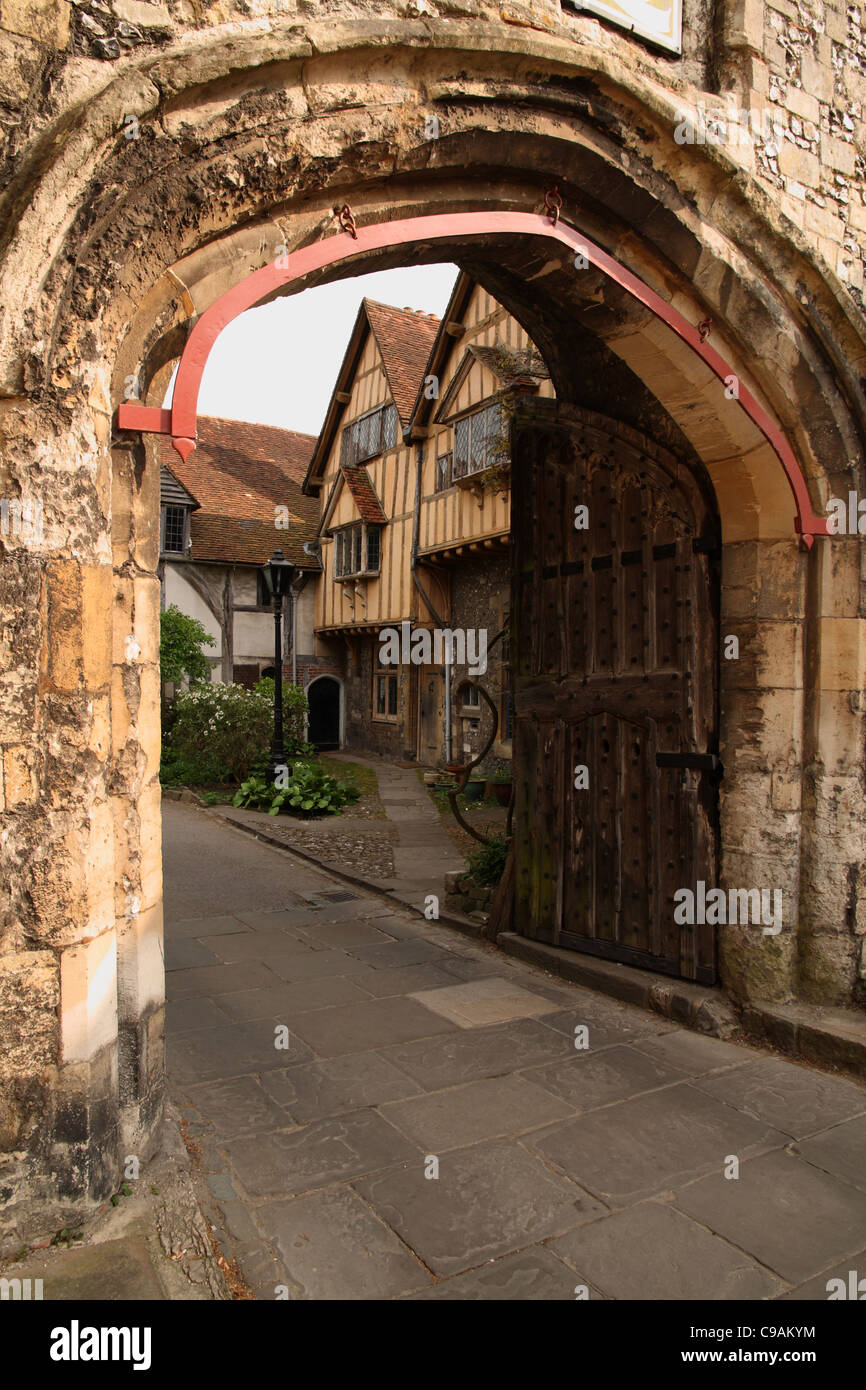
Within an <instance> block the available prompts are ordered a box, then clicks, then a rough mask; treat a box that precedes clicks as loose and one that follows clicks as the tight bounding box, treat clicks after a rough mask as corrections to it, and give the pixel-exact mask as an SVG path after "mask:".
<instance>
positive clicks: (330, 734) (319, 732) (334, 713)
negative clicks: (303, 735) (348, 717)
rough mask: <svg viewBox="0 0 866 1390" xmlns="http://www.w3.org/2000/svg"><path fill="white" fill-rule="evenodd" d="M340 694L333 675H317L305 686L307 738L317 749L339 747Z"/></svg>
mask: <svg viewBox="0 0 866 1390" xmlns="http://www.w3.org/2000/svg"><path fill="white" fill-rule="evenodd" d="M342 695H343V691H342V687H341V685H340V682H339V681H338V680H337V678H336V677H335V676H317V677H316V679H315V680H314V681H311V682H310V684H309V685H308V686H307V699H308V700H309V702H310V708H309V713H308V715H307V738H308V739H309V741H310V743H312V745H313V747H314V748H315V749H316V750H317V751H323V750H324V749H327V748H339V747H340V742H341V740H340V731H341V728H342Z"/></svg>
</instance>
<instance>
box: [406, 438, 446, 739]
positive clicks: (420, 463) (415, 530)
mask: <svg viewBox="0 0 866 1390" xmlns="http://www.w3.org/2000/svg"><path fill="white" fill-rule="evenodd" d="M406 442H407V443H409V440H408V439H407V441H406ZM415 460H416V468H415V515H414V519H413V522H412V557H411V561H410V567H411V571H412V583H413V584H414V585H415V588H416V589H417V590H418V593H419V594H420V595H421V597H422V598H423V600H424V602H425V604H426V605H427V609H428V611H429V612H430V613H432V614H433V617H434V618H435V620H436V622H437V623H438V625H439V627H440V628H445V627H446V626H447V624H446V622H445V620H444V619H443V618H441V617H440V616H439V614H438V613H437V612H436V609H435V608H434V606H433V602H432V600H431V598H430V596H429V594H428V593H427V591H426V589H425V588H424V586H423V584H422V583H421V580H420V579H419V578H418V569H417V565H418V539H419V536H420V533H421V476H422V470H423V468H424V440H423V439H419V440H418V442H417V444H416V446H415ZM450 646H451V644H450V643H449V644H448V650H447V651H446V652H445V761H446V762H449V763H450V761H451V669H450V661H449V657H450V655H451V651H450Z"/></svg>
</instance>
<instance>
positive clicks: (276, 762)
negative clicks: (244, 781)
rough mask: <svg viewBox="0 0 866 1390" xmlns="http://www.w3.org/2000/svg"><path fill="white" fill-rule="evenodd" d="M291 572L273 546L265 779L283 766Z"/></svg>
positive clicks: (269, 567)
mask: <svg viewBox="0 0 866 1390" xmlns="http://www.w3.org/2000/svg"><path fill="white" fill-rule="evenodd" d="M294 573H295V566H294V565H293V564H291V562H290V561H289V560H286V559H285V557H284V556H283V552H282V551H281V550H275V551H274V553H273V555H272V556H271V558H270V560H269V561H268V563H267V564H266V565H265V567H264V576H265V583H266V585H267V587H268V592H269V593H270V595H271V600H272V602H273V605H274V737H273V741H272V743H271V760H270V762H269V763H268V773H267V776H268V781H269V782H273V781H275V780H276V777H277V773H278V771H279V769H280V768H283V767H285V766H286V754H285V749H284V748H283V599H284V598H285V597H286V595H287V594H288V592H289V585H290V584H291V582H292V576H293V574H294Z"/></svg>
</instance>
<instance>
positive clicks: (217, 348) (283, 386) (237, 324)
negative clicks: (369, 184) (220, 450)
mask: <svg viewBox="0 0 866 1390" xmlns="http://www.w3.org/2000/svg"><path fill="white" fill-rule="evenodd" d="M457 274H458V271H457V267H456V266H454V265H422V266H410V267H407V268H406V269H398V270H381V271H378V272H376V273H375V274H373V275H359V276H357V277H356V278H354V279H352V280H338V281H336V282H335V283H334V284H332V285H321V286H320V287H319V288H318V289H313V290H304V292H303V293H302V294H296V295H292V296H291V297H290V298H288V299H276V300H274V301H273V302H272V303H271V304H264V305H262V307H261V308H259V309H248V310H247V312H246V313H245V314H241V316H240V318H237V319H235V320H234V322H233V323H230V324H229V325H228V327H227V328H225V329H224V330H223V332H222V333H221V334H220V336H219V338H218V339H217V341H216V343H215V344H214V347H213V351H212V352H211V355H210V357H209V359H208V364H207V367H206V368H205V373H204V378H203V380H202V385H201V392H200V393H199V399H198V412H199V414H200V415H220V416H222V417H223V418H225V419H229V420H249V421H251V422H252V423H253V424H259V425H280V426H282V427H283V428H284V429H290V430H300V431H301V432H302V433H305V434H318V433H319V430H320V429H321V427H322V422H323V421H324V418H325V411H326V410H327V408H328V401H329V400H330V398H331V392H332V391H333V389H334V383H335V381H336V376H337V372H338V371H339V368H340V363H341V362H342V360H343V354H344V353H345V351H346V345H347V344H348V341H349V335H350V333H351V331H352V327H353V325H354V322H355V317H356V315H357V313H358V305H359V304H360V303H361V300H362V299H363V298H364V297H365V296H366V297H367V298H368V299H378V300H381V302H382V303H383V304H395V305H396V306H397V308H398V309H404V308H409V309H423V310H424V312H425V313H427V314H438V315H439V317H440V318H441V317H442V314H443V313H444V312H445V308H446V306H447V304H448V300H449V299H450V297H451V291H452V289H453V288H454V281H455V280H456V278H457ZM173 386H174V378H172V383H171V386H170V387H169V390H168V392H167V394H166V398H165V401H164V404H165V405H168V404H169V403H170V401H171V391H172V387H173Z"/></svg>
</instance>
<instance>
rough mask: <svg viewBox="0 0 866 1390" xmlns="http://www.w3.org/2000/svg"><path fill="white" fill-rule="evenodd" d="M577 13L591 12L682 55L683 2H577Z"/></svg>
mask: <svg viewBox="0 0 866 1390" xmlns="http://www.w3.org/2000/svg"><path fill="white" fill-rule="evenodd" d="M574 3H575V8H576V9H578V10H590V11H591V12H592V13H593V14H598V15H602V16H603V17H604V18H605V19H610V20H612V21H613V23H614V24H618V25H619V26H620V27H621V28H622V29H629V30H631V32H632V33H633V34H635V35H637V37H638V38H641V39H649V41H650V43H657V44H658V45H659V46H660V47H661V48H667V49H670V51H671V52H672V53H681V52H682V34H683V0H574Z"/></svg>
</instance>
